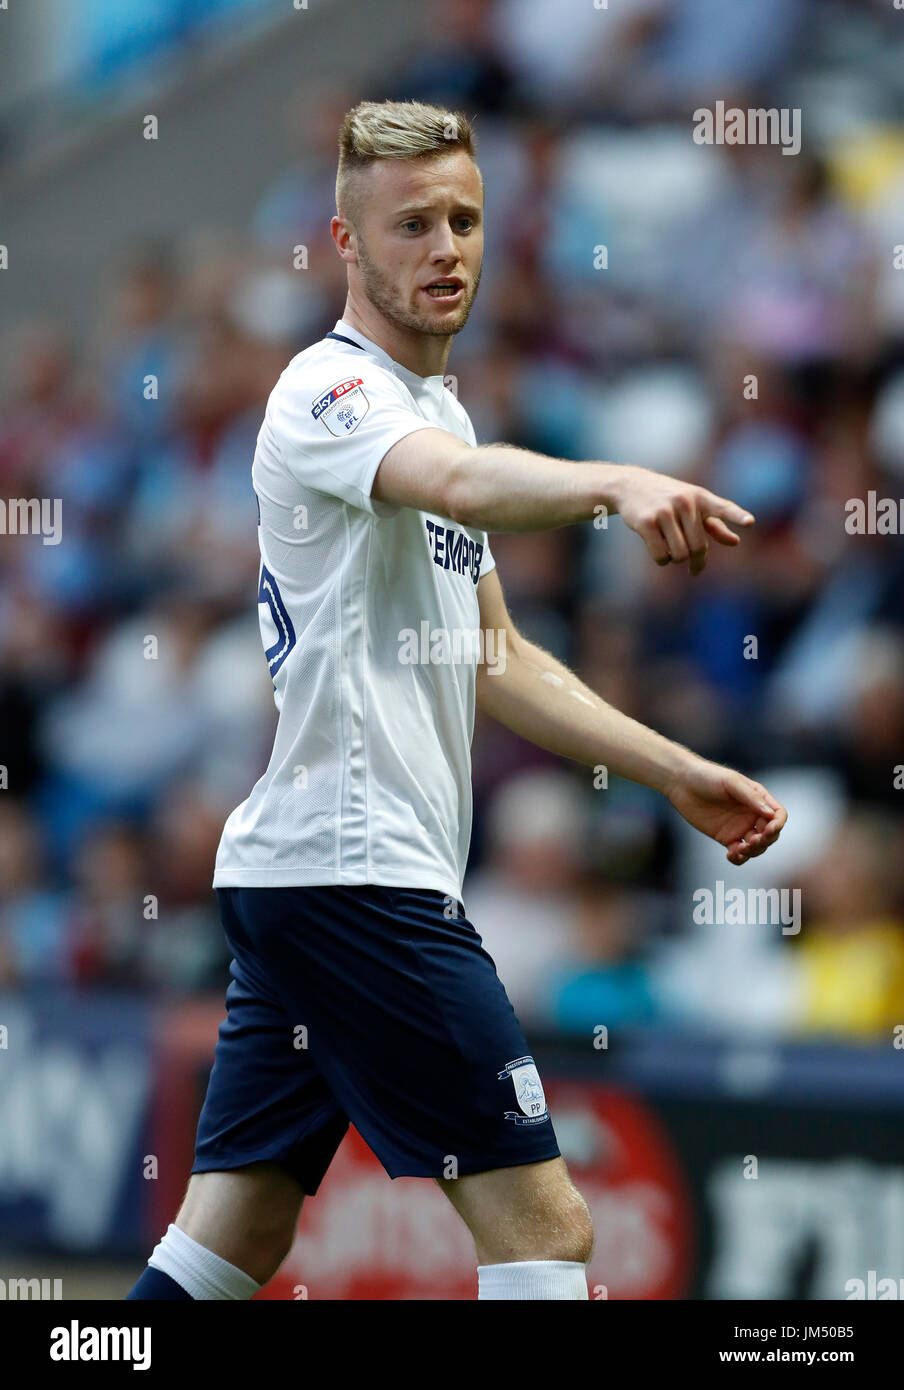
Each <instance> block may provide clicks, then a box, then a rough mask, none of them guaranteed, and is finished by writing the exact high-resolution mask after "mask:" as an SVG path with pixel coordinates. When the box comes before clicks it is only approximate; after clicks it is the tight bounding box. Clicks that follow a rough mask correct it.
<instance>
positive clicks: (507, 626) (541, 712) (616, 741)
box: [477, 570, 787, 864]
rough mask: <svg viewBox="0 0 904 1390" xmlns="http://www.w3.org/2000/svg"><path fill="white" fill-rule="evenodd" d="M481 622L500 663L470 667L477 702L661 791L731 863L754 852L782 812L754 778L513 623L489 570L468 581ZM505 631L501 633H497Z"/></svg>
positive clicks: (772, 836) (539, 740) (512, 725)
mask: <svg viewBox="0 0 904 1390" xmlns="http://www.w3.org/2000/svg"><path fill="white" fill-rule="evenodd" d="M477 596H478V601H479V604H480V625H481V627H482V628H483V629H484V631H486V630H487V629H492V630H493V633H494V646H493V647H492V648H490V646H489V643H487V644H486V647H487V649H488V650H490V649H491V650H494V651H496V652H497V653H500V652H501V651H502V650H504V652H505V663H504V665H503V664H502V663H501V662H498V663H497V665H496V667H495V668H493V667H491V666H489V665H485V666H479V667H478V670H477V703H478V705H479V706H480V709H481V710H482V711H483V712H484V713H485V714H488V715H490V716H491V718H494V719H497V720H498V721H499V722H500V723H501V724H504V725H505V726H506V727H507V728H509V729H512V730H513V731H514V732H515V733H517V734H520V735H521V736H522V738H526V739H528V740H529V741H530V742H531V743H536V744H538V745H539V746H540V747H541V748H546V749H548V750H549V752H551V753H557V754H559V755H560V756H561V757H564V758H571V759H573V760H574V761H576V762H579V763H583V764H585V765H586V766H588V767H598V766H603V767H605V768H606V769H607V771H609V772H612V773H614V774H615V775H616V776H619V777H626V778H628V780H629V781H632V782H640V783H642V784H643V785H644V786H647V787H652V788H653V789H654V790H656V791H658V792H661V793H662V794H663V795H664V796H666V797H668V799H669V801H670V802H671V803H672V805H673V806H674V807H675V809H676V810H677V811H679V812H680V814H681V815H682V816H684V818H685V820H687V821H688V822H689V824H691V825H693V826H694V828H695V829H697V830H700V831H702V833H703V834H705V835H709V836H710V837H711V838H712V839H714V840H717V841H718V842H719V844H721V845H724V846H725V848H726V851H727V858H728V860H729V862H730V863H732V864H743V863H746V861H747V860H748V859H750V858H753V857H754V856H755V855H757V854H762V853H763V851H764V850H765V849H767V848H768V846H769V845H771V844H772V843H773V841H774V840H776V839H777V838H778V835H779V832H780V831H781V828H782V826H783V825H784V824H785V821H786V820H787V812H786V811H785V809H784V807H783V806H781V805H780V803H779V802H778V801H776V800H775V798H774V797H773V796H771V795H770V794H769V792H767V791H766V789H765V787H763V786H761V785H760V783H759V782H754V781H752V780H751V779H750V778H749V777H745V776H743V774H741V773H739V772H734V771H733V770H732V769H731V768H727V767H721V766H720V765H719V764H718V763H712V762H709V761H708V760H707V759H705V758H701V757H699V756H698V755H697V754H696V753H693V752H691V751H690V749H688V748H684V747H682V745H681V744H678V743H673V742H672V741H671V740H670V739H667V738H664V737H663V735H662V734H658V733H656V731H655V730H654V729H649V728H647V727H646V725H644V724H639V723H638V722H637V721H636V720H635V719H631V718H629V717H628V715H626V714H622V712H621V711H620V710H617V709H615V708H613V706H612V705H609V704H607V703H606V701H605V700H602V699H601V698H600V697H599V695H596V694H595V693H594V692H593V691H592V690H591V689H590V688H589V687H588V686H586V685H584V683H583V682H582V681H580V680H579V679H578V677H577V676H575V675H574V673H573V672H572V671H569V670H568V668H567V667H566V666H563V665H562V663H561V662H559V661H557V660H556V659H555V657H553V656H552V655H551V654H550V653H549V652H544V651H543V650H542V649H541V648H539V647H536V646H534V645H533V644H532V643H529V642H526V641H525V639H524V638H523V637H522V636H521V634H520V633H519V632H518V631H517V630H516V629H515V627H514V625H513V623H512V621H511V618H510V616H509V614H508V610H507V608H506V605H505V600H504V598H503V594H502V586H501V584H500V582H499V577H498V575H497V574H496V571H495V570H492V571H491V572H490V573H489V574H488V575H486V576H485V577H484V578H483V579H481V581H480V583H479V585H478V586H477ZM502 633H504V634H505V635H504V638H502V636H501V634H502Z"/></svg>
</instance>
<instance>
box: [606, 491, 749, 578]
mask: <svg viewBox="0 0 904 1390" xmlns="http://www.w3.org/2000/svg"><path fill="white" fill-rule="evenodd" d="M618 473H619V475H621V476H619V478H618V479H617V482H616V483H615V485H614V488H613V493H614V497H613V500H614V502H615V509H617V511H618V515H619V516H621V517H622V519H623V520H624V522H625V525H626V526H630V528H631V530H632V531H636V532H637V534H638V535H639V536H640V537H641V539H642V540H643V541H644V542H645V544H646V547H647V550H648V551H649V552H650V555H651V556H652V558H653V559H654V560H655V561H656V563H657V565H669V564H677V565H681V564H684V563H685V561H687V564H688V568H689V570H690V572H691V574H700V572H701V570H703V568H704V566H705V565H706V557H707V554H708V552H709V543H710V540H711V539H712V540H715V541H718V542H719V544H720V545H737V544H738V543H739V541H740V539H741V538H740V536H738V535H736V533H735V532H734V531H732V530H731V527H730V526H729V524H728V523H729V522H730V523H731V525H733V526H745V527H746V526H751V525H752V524H753V520H754V518H753V516H752V515H751V514H750V512H747V511H745V510H744V508H743V507H739V506H738V505H737V503H736V502H730V501H729V500H728V498H726V497H718V496H717V495H716V494H715V493H714V492H709V491H708V489H707V488H705V487H697V486H696V485H695V484H693V483H685V482H681V481H680V480H679V479H677V478H669V477H667V476H666V475H665V474H662V473H653V472H651V470H650V469H647V468H637V467H635V466H634V465H633V464H626V465H625V466H624V467H623V468H620V469H619V470H618ZM610 510H613V509H612V508H610Z"/></svg>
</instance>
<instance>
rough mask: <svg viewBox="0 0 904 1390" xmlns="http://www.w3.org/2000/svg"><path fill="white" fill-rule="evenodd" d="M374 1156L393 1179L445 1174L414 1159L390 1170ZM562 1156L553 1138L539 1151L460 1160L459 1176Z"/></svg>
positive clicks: (522, 1151)
mask: <svg viewBox="0 0 904 1390" xmlns="http://www.w3.org/2000/svg"><path fill="white" fill-rule="evenodd" d="M368 1148H370V1145H368ZM371 1152H373V1150H371ZM374 1157H375V1158H376V1159H377V1160H378V1162H379V1163H380V1164H381V1165H382V1167H383V1169H384V1171H385V1172H386V1173H388V1174H389V1177H390V1178H391V1179H392V1180H393V1181H394V1180H395V1179H396V1178H439V1177H442V1176H443V1174H442V1171H440V1172H437V1171H436V1168H428V1167H427V1166H426V1165H425V1164H419V1163H415V1161H414V1160H413V1159H412V1161H411V1162H410V1163H403V1164H401V1165H399V1164H393V1165H392V1169H391V1170H390V1168H389V1166H388V1165H387V1164H386V1163H384V1162H383V1160H382V1159H381V1158H380V1156H379V1154H375V1155H374ZM561 1157H562V1151H561V1149H560V1148H559V1145H558V1143H557V1142H556V1140H555V1139H553V1140H552V1142H551V1143H549V1144H547V1145H544V1146H543V1148H542V1149H541V1151H540V1152H539V1153H525V1152H524V1150H523V1149H522V1150H521V1151H520V1152H518V1153H512V1154H493V1155H483V1156H481V1157H479V1158H478V1157H472V1158H468V1159H463V1160H459V1163H458V1176H459V1177H460V1178H467V1177H470V1176H471V1175H472V1174H473V1173H492V1172H494V1171H495V1170H496V1169H497V1168H523V1167H524V1166H525V1165H526V1164H528V1163H546V1162H547V1161H548V1160H549V1159H551V1158H561ZM437 1166H438V1167H439V1168H440V1170H441V1169H442V1166H443V1165H442V1164H441V1163H440V1164H438V1165H437Z"/></svg>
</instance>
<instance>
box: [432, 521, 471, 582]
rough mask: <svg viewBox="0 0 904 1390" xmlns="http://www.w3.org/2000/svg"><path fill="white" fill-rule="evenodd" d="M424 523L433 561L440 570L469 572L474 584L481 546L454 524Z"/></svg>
mask: <svg viewBox="0 0 904 1390" xmlns="http://www.w3.org/2000/svg"><path fill="white" fill-rule="evenodd" d="M425 524H426V527H427V540H428V542H429V544H430V553H431V555H432V556H433V563H434V564H435V565H439V567H440V569H442V570H454V571H455V573H456V574H469V575H470V576H471V579H472V581H473V583H475V584H476V583H477V581H478V579H479V578H480V561H481V559H482V557H483V546H482V545H478V544H477V542H476V541H472V540H471V537H470V536H466V535H465V534H464V532H463V531H457V530H456V529H455V527H454V526H437V524H436V522H435V521H427V522H425Z"/></svg>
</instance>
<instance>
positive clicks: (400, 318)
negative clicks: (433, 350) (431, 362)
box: [358, 233, 480, 338]
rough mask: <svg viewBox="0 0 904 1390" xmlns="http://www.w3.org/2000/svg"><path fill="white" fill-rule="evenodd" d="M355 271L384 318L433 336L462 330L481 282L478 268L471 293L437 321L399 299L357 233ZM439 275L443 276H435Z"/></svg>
mask: <svg viewBox="0 0 904 1390" xmlns="http://www.w3.org/2000/svg"><path fill="white" fill-rule="evenodd" d="M358 271H359V273H360V276H361V286H362V289H363V290H364V293H365V295H366V296H367V298H368V299H369V300H370V302H371V304H372V305H373V306H374V308H375V309H378V310H379V312H380V313H381V314H382V315H383V317H384V318H386V319H388V320H389V321H390V323H395V324H398V326H399V327H401V328H409V329H413V330H414V332H415V333H428V334H430V335H431V336H432V337H436V338H448V337H449V336H450V335H452V334H455V333H460V332H461V330H462V329H463V328H464V326H465V324H466V323H467V321H468V315H469V314H470V312H471V305H472V304H473V303H474V297H475V295H476V294H477V287H478V285H479V284H480V271H479V270H478V272H477V276H476V279H475V280H474V284H473V287H472V289H471V292H470V294H468V295H467V297H466V298H465V300H464V301H463V303H462V304H460V305H459V307H458V310H457V312H456V314H455V316H454V317H450V318H448V319H446V322H445V323H442V324H440V323H437V322H436V320H435V319H433V318H431V317H430V316H429V315H427V314H419V313H418V312H417V310H415V309H407V308H406V307H405V306H404V305H403V304H402V303H401V302H400V299H399V294H398V291H397V290H396V289H395V288H394V287H393V285H392V284H391V282H390V281H389V279H388V278H387V276H386V275H385V274H384V273H383V271H382V270H381V269H380V267H379V266H378V265H376V264H375V263H374V261H372V260H371V258H370V256H369V254H368V252H367V248H366V246H365V245H364V242H363V240H362V238H361V235H360V233H359V234H358ZM440 278H442V277H441V276H437V279H440Z"/></svg>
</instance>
